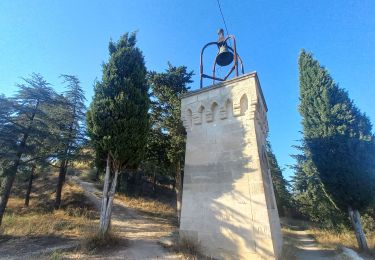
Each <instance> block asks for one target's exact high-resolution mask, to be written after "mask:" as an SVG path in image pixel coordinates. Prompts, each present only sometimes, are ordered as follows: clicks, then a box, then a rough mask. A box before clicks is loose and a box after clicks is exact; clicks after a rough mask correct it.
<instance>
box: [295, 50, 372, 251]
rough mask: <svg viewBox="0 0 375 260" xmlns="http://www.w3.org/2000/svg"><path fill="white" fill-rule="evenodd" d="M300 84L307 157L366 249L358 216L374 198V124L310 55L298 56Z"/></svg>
mask: <svg viewBox="0 0 375 260" xmlns="http://www.w3.org/2000/svg"><path fill="white" fill-rule="evenodd" d="M299 79H300V106H299V111H300V113H301V116H302V125H303V136H304V142H303V145H304V146H305V147H306V150H307V153H306V154H305V155H306V156H308V158H309V159H311V162H312V163H313V167H315V168H316V175H317V177H318V180H319V181H320V182H321V183H322V189H323V191H324V192H325V193H326V195H327V197H328V198H329V200H330V201H331V202H332V204H334V206H335V207H336V208H339V209H341V210H342V211H347V212H348V213H349V217H350V219H351V221H352V225H353V228H354V230H355V233H356V237H357V240H358V245H359V247H360V248H361V249H364V250H367V249H368V248H367V243H366V239H365V236H364V232H363V229H362V226H361V223H360V215H359V211H362V210H363V209H365V208H367V207H368V206H369V205H370V204H371V203H372V201H373V200H374V197H375V160H374V159H375V158H374V154H375V153H374V151H375V150H374V136H373V134H372V126H371V123H370V121H369V119H368V117H367V116H366V115H364V114H363V113H361V112H360V111H359V109H358V108H357V107H356V106H355V105H354V103H353V101H352V100H351V99H350V98H349V96H348V93H347V92H346V91H345V90H343V89H342V88H340V87H339V86H338V85H337V84H336V83H335V82H334V81H333V79H332V78H331V76H330V75H329V73H328V71H327V70H326V69H325V68H324V67H322V66H320V64H319V63H318V61H316V60H314V59H313V57H312V55H311V54H310V53H307V52H305V51H302V52H301V54H300V57H299Z"/></svg>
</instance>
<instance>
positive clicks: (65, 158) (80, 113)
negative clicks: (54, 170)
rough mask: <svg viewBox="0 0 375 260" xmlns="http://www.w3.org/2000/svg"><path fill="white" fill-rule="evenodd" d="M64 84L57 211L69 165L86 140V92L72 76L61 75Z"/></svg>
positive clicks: (58, 112) (61, 108) (59, 112)
mask: <svg viewBox="0 0 375 260" xmlns="http://www.w3.org/2000/svg"><path fill="white" fill-rule="evenodd" d="M61 77H62V78H63V83H66V84H67V86H66V88H67V91H66V92H65V93H64V95H63V99H64V102H62V104H61V105H60V106H58V107H57V109H58V110H59V111H57V113H56V114H59V115H60V124H59V125H60V131H59V132H60V136H59V139H60V151H59V153H58V156H57V157H58V159H59V161H60V167H59V177H58V182H57V186H56V197H55V205H54V206H55V209H58V208H59V207H60V204H61V192H62V188H63V184H64V182H65V176H66V172H67V169H68V165H69V163H70V162H71V161H72V160H76V159H78V158H77V155H78V150H79V148H80V146H81V144H82V142H83V141H84V139H85V136H84V131H83V126H82V122H83V120H84V118H85V110H86V107H85V104H84V101H85V100H86V98H85V95H84V92H83V90H82V88H81V86H80V82H79V79H78V78H77V77H76V76H72V75H61Z"/></svg>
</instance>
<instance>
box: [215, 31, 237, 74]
mask: <svg viewBox="0 0 375 260" xmlns="http://www.w3.org/2000/svg"><path fill="white" fill-rule="evenodd" d="M218 34H219V40H218V41H217V45H218V47H219V52H218V53H217V55H216V63H217V65H219V66H221V67H224V66H228V65H229V64H231V63H232V61H233V58H234V55H233V53H232V52H231V51H230V50H229V49H228V46H227V43H226V41H225V39H224V30H223V29H220V30H219V32H218Z"/></svg>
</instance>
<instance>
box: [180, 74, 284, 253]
mask: <svg viewBox="0 0 375 260" xmlns="http://www.w3.org/2000/svg"><path fill="white" fill-rule="evenodd" d="M181 105H182V106H181V114H182V115H181V116H182V120H183V122H184V126H185V129H186V132H187V142H186V157H185V168H184V184H183V185H184V188H183V197H182V212H181V225H180V235H181V236H182V237H186V238H188V239H192V240H195V241H199V243H200V244H201V245H202V246H203V248H204V251H205V253H206V255H207V256H212V257H215V258H219V259H276V258H278V256H279V255H280V253H281V244H282V240H281V231H280V223H279V217H278V212H277V207H276V203H275V196H274V192H273V187H272V182H271V176H270V171H269V167H268V162H267V157H266V150H265V149H266V135H267V131H268V125H267V117H266V112H267V107H266V103H265V101H264V98H263V94H262V91H261V87H260V84H259V80H258V77H257V75H256V73H255V72H254V73H250V74H246V75H243V76H240V77H237V78H234V79H231V80H228V81H225V82H222V83H220V84H217V85H214V86H211V87H208V88H204V89H199V90H196V91H193V92H189V93H188V94H186V95H185V96H184V97H183V98H182V103H181Z"/></svg>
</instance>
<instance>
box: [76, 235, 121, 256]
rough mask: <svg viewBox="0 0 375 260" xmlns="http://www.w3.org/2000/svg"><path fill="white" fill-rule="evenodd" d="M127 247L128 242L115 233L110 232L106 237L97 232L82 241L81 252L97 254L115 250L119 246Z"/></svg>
mask: <svg viewBox="0 0 375 260" xmlns="http://www.w3.org/2000/svg"><path fill="white" fill-rule="evenodd" d="M120 245H121V247H122V248H123V247H124V246H127V241H126V240H125V239H123V238H121V237H119V236H118V235H117V234H116V233H115V232H112V231H109V232H108V233H107V234H106V235H105V236H104V237H103V236H101V235H100V234H99V233H98V232H97V231H95V232H91V233H90V234H88V235H87V236H86V237H85V239H84V240H83V241H82V244H81V250H82V251H83V252H96V251H103V250H110V249H114V248H116V247H118V246H120Z"/></svg>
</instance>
